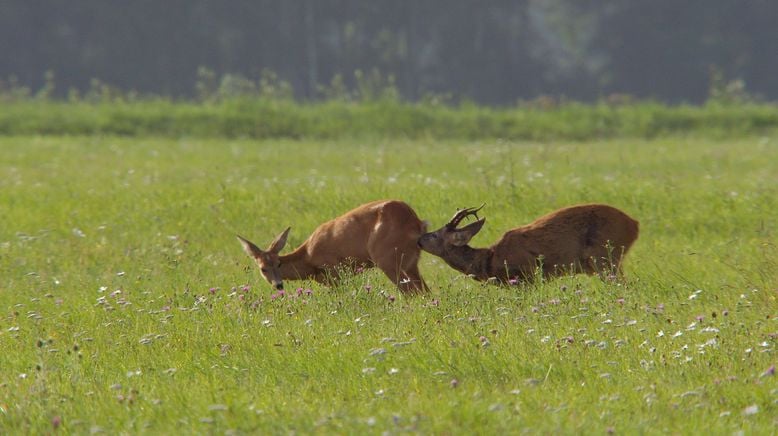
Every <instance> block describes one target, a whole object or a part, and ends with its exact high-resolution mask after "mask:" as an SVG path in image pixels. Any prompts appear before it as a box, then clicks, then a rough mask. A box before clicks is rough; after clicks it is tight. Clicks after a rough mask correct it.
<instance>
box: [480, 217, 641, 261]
mask: <svg viewBox="0 0 778 436" xmlns="http://www.w3.org/2000/svg"><path fill="white" fill-rule="evenodd" d="M637 237H638V222H637V221H636V220H634V219H632V218H631V217H630V216H628V215H627V214H626V213H624V212H622V211H620V210H619V209H616V208H614V207H612V206H608V205H604V204H584V205H577V206H571V207H566V208H563V209H559V210H557V211H554V212H552V213H549V214H547V215H544V216H542V217H540V218H538V219H536V220H535V221H533V222H532V223H530V224H527V225H524V226H522V227H518V228H516V229H513V230H510V231H508V232H506V233H505V234H504V235H503V237H502V238H501V239H500V240H499V241H498V242H497V243H496V244H494V245H493V246H492V251H493V253H494V254H493V257H492V259H493V260H492V268H493V269H494V270H496V271H499V269H500V268H501V267H502V269H506V266H507V269H508V271H507V272H506V274H507V275H511V274H516V275H525V276H526V275H528V274H531V273H532V271H533V270H534V269H535V268H536V267H537V266H538V264H539V262H540V263H541V264H542V265H543V269H544V272H545V273H550V272H552V271H553V269H554V268H560V267H561V268H569V267H570V266H573V267H575V268H579V269H582V270H584V271H585V272H594V271H592V270H591V269H592V266H591V261H592V258H594V259H602V261H603V262H610V263H611V264H615V266H616V267H618V264H619V262H620V260H621V258H622V257H623V256H624V255H625V254H626V253H627V251H628V250H629V248H630V247H631V246H632V244H633V243H634V242H635V240H636V239H637ZM539 259H540V260H539Z"/></svg>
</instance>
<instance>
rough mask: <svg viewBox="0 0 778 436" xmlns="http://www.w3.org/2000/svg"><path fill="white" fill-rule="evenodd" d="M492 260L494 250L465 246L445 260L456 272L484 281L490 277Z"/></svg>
mask: <svg viewBox="0 0 778 436" xmlns="http://www.w3.org/2000/svg"><path fill="white" fill-rule="evenodd" d="M491 258H492V250H490V249H488V248H473V247H470V246H469V245H465V246H462V247H456V248H454V249H453V250H451V251H449V253H448V256H445V257H444V258H443V260H445V261H446V263H447V264H449V266H451V267H452V268H454V269H455V270H457V271H461V272H463V273H465V274H467V275H472V276H473V277H474V278H475V279H476V280H482V281H483V280H488V279H489V277H490V271H489V270H490V261H491Z"/></svg>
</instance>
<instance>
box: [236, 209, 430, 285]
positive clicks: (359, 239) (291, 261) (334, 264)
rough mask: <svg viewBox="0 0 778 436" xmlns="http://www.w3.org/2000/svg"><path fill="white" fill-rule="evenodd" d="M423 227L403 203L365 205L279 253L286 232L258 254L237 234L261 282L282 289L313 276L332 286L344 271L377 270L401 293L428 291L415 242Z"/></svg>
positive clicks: (284, 241)
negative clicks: (293, 247)
mask: <svg viewBox="0 0 778 436" xmlns="http://www.w3.org/2000/svg"><path fill="white" fill-rule="evenodd" d="M425 231H426V223H425V222H423V221H421V220H420V219H419V217H418V216H416V212H414V211H413V209H411V207H410V206H408V205H407V204H406V203H404V202H402V201H397V200H383V201H374V202H371V203H367V204H363V205H362V206H359V207H357V208H356V209H353V210H351V211H349V212H347V213H346V214H344V215H341V216H339V217H337V218H335V219H333V220H331V221H327V222H326V223H324V224H322V225H320V226H319V227H317V228H316V230H314V231H313V233H312V234H311V236H309V237H308V239H307V240H306V241H305V242H303V243H302V245H300V246H299V247H297V249H295V250H294V251H293V252H291V253H289V254H285V255H281V254H280V252H281V250H282V249H283V248H284V245H285V244H286V238H287V236H288V235H289V228H287V229H286V230H284V231H283V232H282V233H281V234H280V235H278V237H276V239H275V240H274V241H273V242H272V243H271V244H270V246H269V247H268V249H267V250H261V249H259V248H257V246H256V245H254V244H253V243H251V242H250V241H248V240H247V239H244V238H242V237H241V236H238V240H239V241H240V243H241V244H242V245H243V249H244V250H245V251H246V253H248V255H249V256H251V257H252V258H253V259H254V260H255V261H256V263H257V265H258V266H259V270H260V272H261V273H262V275H263V276H264V277H265V279H266V280H267V281H268V282H270V284H271V285H273V287H274V288H276V289H279V290H282V289H283V288H284V280H302V279H308V278H312V279H314V280H316V281H318V282H321V283H326V284H329V285H332V284H335V283H336V282H337V280H338V274H339V272H340V271H343V269H350V270H351V271H352V272H354V273H356V272H358V271H361V270H362V269H363V268H366V267H372V266H377V267H378V268H379V269H381V271H383V272H384V273H385V274H386V276H387V277H389V279H390V280H391V281H392V282H393V283H394V284H395V285H397V287H398V288H400V290H401V291H402V292H404V293H415V292H422V291H427V290H428V288H427V284H426V283H424V280H423V279H422V278H421V275H420V274H419V268H418V265H417V263H418V261H419V256H420V254H421V249H420V248H419V246H418V244H417V242H418V240H419V237H420V236H421V235H422V234H423V233H424V232H425Z"/></svg>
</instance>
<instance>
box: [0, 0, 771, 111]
mask: <svg viewBox="0 0 778 436" xmlns="http://www.w3.org/2000/svg"><path fill="white" fill-rule="evenodd" d="M0 53H2V56H0V78H1V79H2V80H3V82H2V83H1V84H0V85H1V86H5V87H9V86H11V87H13V86H26V87H31V88H32V89H39V88H41V87H43V86H45V83H46V81H47V77H48V82H50V83H51V82H54V83H56V89H54V90H53V95H55V96H65V95H67V93H68V91H70V92H73V90H80V91H81V92H84V91H85V90H87V89H88V88H89V87H90V86H93V85H94V79H99V80H100V81H102V82H103V83H108V84H110V85H112V86H115V87H117V88H119V89H122V90H125V91H136V92H138V93H140V94H156V95H164V96H171V97H183V98H194V97H196V96H197V92H198V86H197V84H198V83H199V84H200V86H202V84H203V81H204V80H206V81H207V80H212V81H216V82H218V81H219V80H224V79H225V78H232V80H233V81H234V80H235V78H246V79H249V80H259V78H260V77H265V78H266V77H269V76H271V75H270V73H269V72H272V73H273V74H275V75H276V76H277V77H278V78H280V79H281V80H283V81H285V82H288V83H289V84H290V85H291V90H290V92H292V93H293V94H294V96H295V97H296V98H299V99H318V98H323V97H327V95H326V94H327V92H328V91H327V90H330V91H331V90H332V89H337V88H338V87H344V88H350V87H354V86H357V85H358V83H359V82H360V80H363V81H364V80H365V76H366V75H373V76H375V77H376V80H383V81H386V82H389V83H391V84H393V85H394V87H395V88H396V89H397V90H398V92H399V93H400V95H401V96H402V97H403V98H405V99H408V100H419V99H421V98H425V97H427V96H429V95H438V96H451V98H452V99H468V100H472V101H475V102H478V103H482V104H499V105H505V104H514V103H516V102H517V101H521V100H532V99H536V98H538V97H541V96H553V97H555V98H558V97H563V98H567V99H570V100H580V101H596V100H599V99H603V98H606V97H609V96H612V95H614V94H624V95H630V96H634V97H636V98H639V99H653V100H658V101H662V102H668V103H679V102H688V103H701V102H704V101H705V100H706V99H707V98H709V97H710V95H711V90H712V89H713V88H721V87H728V88H729V91H730V92H741V93H747V94H748V95H749V96H750V97H751V98H756V99H762V100H770V101H775V100H778V1H775V0H686V1H678V0H596V1H595V0H543V1H531V0H513V1H509V0H481V1H465V0H463V1H449V0H417V1H413V0H369V1H365V0H362V1H360V0H253V1H248V0H164V1H163V0H133V1H130V0H75V1H65V0H62V1H57V0H50V1H42V0H3V1H1V2H0ZM47 72H48V73H47ZM52 75H53V80H52ZM239 83H240V82H239ZM217 84H218V83H217Z"/></svg>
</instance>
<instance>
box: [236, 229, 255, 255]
mask: <svg viewBox="0 0 778 436" xmlns="http://www.w3.org/2000/svg"><path fill="white" fill-rule="evenodd" d="M235 236H237V237H238V241H240V245H242V246H243V251H245V252H246V254H248V255H249V256H251V257H255V258H256V257H259V255H260V254H262V250H260V249H259V247H257V246H256V245H254V243H253V242H251V241H249V240H248V239H245V238H243V237H241V236H240V235H235Z"/></svg>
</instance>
